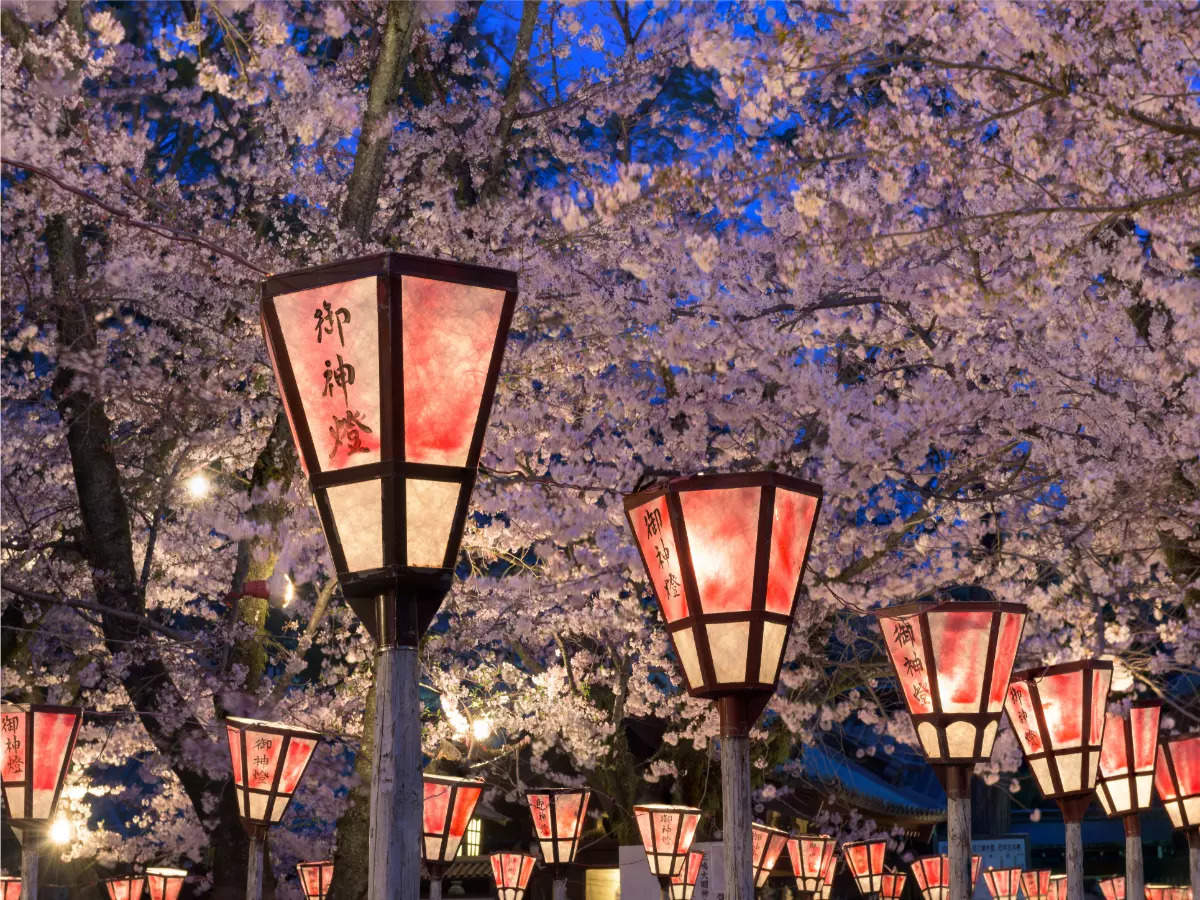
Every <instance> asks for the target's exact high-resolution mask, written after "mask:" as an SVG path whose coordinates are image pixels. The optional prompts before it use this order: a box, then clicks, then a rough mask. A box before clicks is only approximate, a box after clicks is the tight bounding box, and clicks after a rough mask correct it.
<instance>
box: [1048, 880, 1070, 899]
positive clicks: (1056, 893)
mask: <svg viewBox="0 0 1200 900" xmlns="http://www.w3.org/2000/svg"><path fill="white" fill-rule="evenodd" d="M1046 897H1047V900H1067V897H1068V894H1067V876H1066V875H1051V876H1050V891H1049V893H1048V894H1046Z"/></svg>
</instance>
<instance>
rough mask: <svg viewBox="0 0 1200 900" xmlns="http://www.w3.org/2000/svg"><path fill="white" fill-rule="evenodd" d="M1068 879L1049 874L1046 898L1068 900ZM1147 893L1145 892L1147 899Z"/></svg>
mask: <svg viewBox="0 0 1200 900" xmlns="http://www.w3.org/2000/svg"><path fill="white" fill-rule="evenodd" d="M1069 896H1070V895H1069V893H1068V879H1067V876H1066V875H1051V876H1050V890H1049V891H1048V892H1047V894H1046V897H1047V900H1068V898H1069ZM1149 896H1150V895H1149V893H1147V894H1146V897H1147V900H1148V898H1149Z"/></svg>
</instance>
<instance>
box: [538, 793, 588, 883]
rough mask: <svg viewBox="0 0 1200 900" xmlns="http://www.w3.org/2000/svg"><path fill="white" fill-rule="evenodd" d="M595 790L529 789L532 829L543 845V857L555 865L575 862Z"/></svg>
mask: <svg viewBox="0 0 1200 900" xmlns="http://www.w3.org/2000/svg"><path fill="white" fill-rule="evenodd" d="M591 796H592V792H591V791H589V790H586V789H584V788H547V789H544V790H539V791H529V793H528V794H527V797H528V800H529V811H530V813H531V814H532V815H533V831H534V834H536V835H537V839H538V841H539V843H541V845H542V858H543V859H544V860H545V861H546V862H547V863H550V864H552V865H565V864H567V863H570V862H572V861H574V859H575V853H576V851H577V850H578V849H579V837H580V835H581V834H583V825H584V821H585V816H586V815H587V806H588V799H589V798H590V797H591Z"/></svg>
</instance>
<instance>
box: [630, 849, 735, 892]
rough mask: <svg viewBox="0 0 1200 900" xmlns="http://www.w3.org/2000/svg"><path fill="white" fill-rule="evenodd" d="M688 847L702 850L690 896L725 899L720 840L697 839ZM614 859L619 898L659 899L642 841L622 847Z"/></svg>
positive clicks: (656, 880)
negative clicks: (617, 867)
mask: <svg viewBox="0 0 1200 900" xmlns="http://www.w3.org/2000/svg"><path fill="white" fill-rule="evenodd" d="M692 849H693V850H703V851H704V862H703V863H701V864H700V875H699V877H698V878H697V879H696V890H695V892H694V893H693V894H692V900H725V862H724V857H723V856H722V853H723V852H724V851H723V850H722V849H721V844H720V843H700V842H699V841H697V842H696V843H695V844H693V845H692ZM618 859H619V860H620V863H621V894H620V898H619V900H659V891H658V879H657V878H655V877H654V876H653V875H651V874H650V867H649V866H648V865H646V851H645V850H644V849H643V848H642V845H641V844H637V845H634V846H626V847H622V848H621V849H620V851H619V856H618Z"/></svg>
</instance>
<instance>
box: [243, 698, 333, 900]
mask: <svg viewBox="0 0 1200 900" xmlns="http://www.w3.org/2000/svg"><path fill="white" fill-rule="evenodd" d="M225 730H226V733H227V734H228V737H229V757H230V762H231V763H232V766H233V789H234V796H235V797H236V798H237V806H238V815H239V816H240V817H241V820H242V827H244V828H245V829H246V833H247V834H248V835H249V836H250V861H249V864H248V865H247V866H246V898H247V900H260V898H261V897H262V879H263V866H264V864H265V862H266V860H265V852H264V851H265V847H266V839H267V829H268V828H269V827H270V826H271V825H274V824H275V823H277V822H279V821H280V820H281V819H282V818H283V814H284V812H286V811H287V808H288V804H289V803H290V802H291V800H292V795H293V794H294V793H295V792H296V789H297V788H298V787H299V786H300V779H301V778H302V777H303V776H304V771H305V770H306V769H307V768H308V763H309V760H310V759H312V755H313V751H314V750H316V749H317V742H318V741H320V740H321V735H319V734H318V733H317V732H315V731H309V730H308V729H306V728H296V727H293V726H291V725H284V724H283V723H281V722H263V721H261V720H259V719H242V718H236V717H234V716H229V717H228V718H226V719H225Z"/></svg>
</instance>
